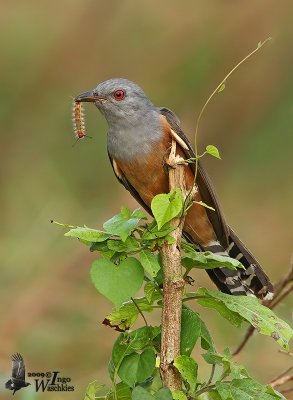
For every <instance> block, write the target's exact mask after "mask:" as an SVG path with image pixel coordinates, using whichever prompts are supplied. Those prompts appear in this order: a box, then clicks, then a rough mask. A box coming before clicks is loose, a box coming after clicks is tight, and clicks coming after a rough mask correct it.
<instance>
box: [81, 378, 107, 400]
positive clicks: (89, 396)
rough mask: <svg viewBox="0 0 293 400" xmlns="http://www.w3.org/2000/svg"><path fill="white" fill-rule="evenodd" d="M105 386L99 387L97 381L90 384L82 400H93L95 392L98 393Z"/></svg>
mask: <svg viewBox="0 0 293 400" xmlns="http://www.w3.org/2000/svg"><path fill="white" fill-rule="evenodd" d="M104 387H105V385H99V384H98V383H97V381H93V382H91V383H90V384H89V385H88V386H87V388H86V392H85V396H84V400H95V399H96V394H97V392H100V391H101V390H102V389H103V388H104Z"/></svg>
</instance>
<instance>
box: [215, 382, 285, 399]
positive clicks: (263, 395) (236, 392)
mask: <svg viewBox="0 0 293 400" xmlns="http://www.w3.org/2000/svg"><path fill="white" fill-rule="evenodd" d="M216 388H217V390H218V392H219V394H220V396H221V399H222V400H276V399H285V398H284V397H283V396H282V395H281V394H278V393H277V392H275V391H274V392H272V391H271V390H270V389H271V388H270V387H267V386H263V385H262V384H260V383H258V382H256V381H255V380H253V379H250V378H246V379H233V380H232V381H231V382H216Z"/></svg>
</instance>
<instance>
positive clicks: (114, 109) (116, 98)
mask: <svg viewBox="0 0 293 400" xmlns="http://www.w3.org/2000/svg"><path fill="white" fill-rule="evenodd" d="M75 101H80V102H92V103H94V104H95V105H96V107H97V108H98V109H99V110H100V111H101V113H102V114H103V115H104V116H105V118H106V120H107V122H108V125H109V132H108V150H109V153H110V154H111V155H112V156H115V157H118V158H123V159H126V157H128V158H129V157H131V156H134V155H135V153H137V152H138V151H141V152H145V153H146V152H148V151H149V150H150V143H151V142H155V141H157V140H158V139H159V137H160V136H161V130H160V113H159V111H158V109H157V108H156V107H155V106H154V105H153V103H152V102H151V101H150V100H149V99H148V98H147V97H146V95H145V93H144V91H143V90H142V89H141V88H140V87H139V86H137V85H136V84H135V83H133V82H131V81H129V80H127V79H122V78H116V79H109V80H107V81H104V82H102V83H99V84H98V86H97V87H96V88H95V89H93V90H90V91H88V92H85V93H82V94H81V95H79V96H77V97H76V98H75Z"/></svg>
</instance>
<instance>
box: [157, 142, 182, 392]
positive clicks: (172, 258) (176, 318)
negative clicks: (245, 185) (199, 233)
mask: <svg viewBox="0 0 293 400" xmlns="http://www.w3.org/2000/svg"><path fill="white" fill-rule="evenodd" d="M178 161H179V157H178V156H176V142H175V141H174V140H173V141H172V148H171V152H170V156H169V160H168V165H169V166H170V169H169V188H170V191H171V190H173V189H175V188H180V189H181V191H182V193H183V196H184V197H185V195H186V188H185V179H184V165H182V164H178ZM171 224H172V225H173V226H174V227H176V229H175V230H174V231H173V232H172V236H173V237H174V239H175V242H174V243H173V244H167V243H165V244H164V246H163V247H162V250H161V255H162V261H163V273H164V281H163V288H164V300H163V310H162V339H161V362H160V372H161V377H162V380H163V383H164V386H166V387H168V388H169V389H171V390H175V389H177V390H180V389H181V378H180V374H179V372H178V370H177V369H176V368H175V367H174V365H173V361H174V359H175V358H176V357H177V356H179V355H180V331H181V310H182V294H183V288H184V280H183V277H182V267H181V254H180V242H181V235H182V227H183V224H184V217H182V218H174V219H173V220H172V221H171Z"/></svg>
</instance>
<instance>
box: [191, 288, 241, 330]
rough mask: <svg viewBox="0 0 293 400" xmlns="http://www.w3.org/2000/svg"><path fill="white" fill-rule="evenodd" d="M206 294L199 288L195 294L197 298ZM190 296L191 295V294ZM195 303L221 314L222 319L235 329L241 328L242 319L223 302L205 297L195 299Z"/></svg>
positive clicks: (204, 290)
mask: <svg viewBox="0 0 293 400" xmlns="http://www.w3.org/2000/svg"><path fill="white" fill-rule="evenodd" d="M206 293H207V292H206V289H204V288H200V289H198V290H197V292H196V293H195V294H196V295H199V296H206ZM190 295H192V293H191V294H190ZM234 297H236V296H234ZM237 297H238V296H237ZM196 301H197V302H198V304H200V305H201V306H203V307H207V308H213V309H214V310H216V311H218V313H219V314H221V315H222V317H224V318H226V319H227V320H228V321H229V322H230V323H231V324H232V325H235V326H237V327H240V326H241V323H242V321H243V318H242V317H241V316H240V315H239V313H237V312H234V311H232V310H230V309H229V308H228V307H227V306H226V305H225V304H224V303H223V302H221V301H219V300H217V299H216V298H213V297H212V296H206V297H204V298H199V299H196Z"/></svg>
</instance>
